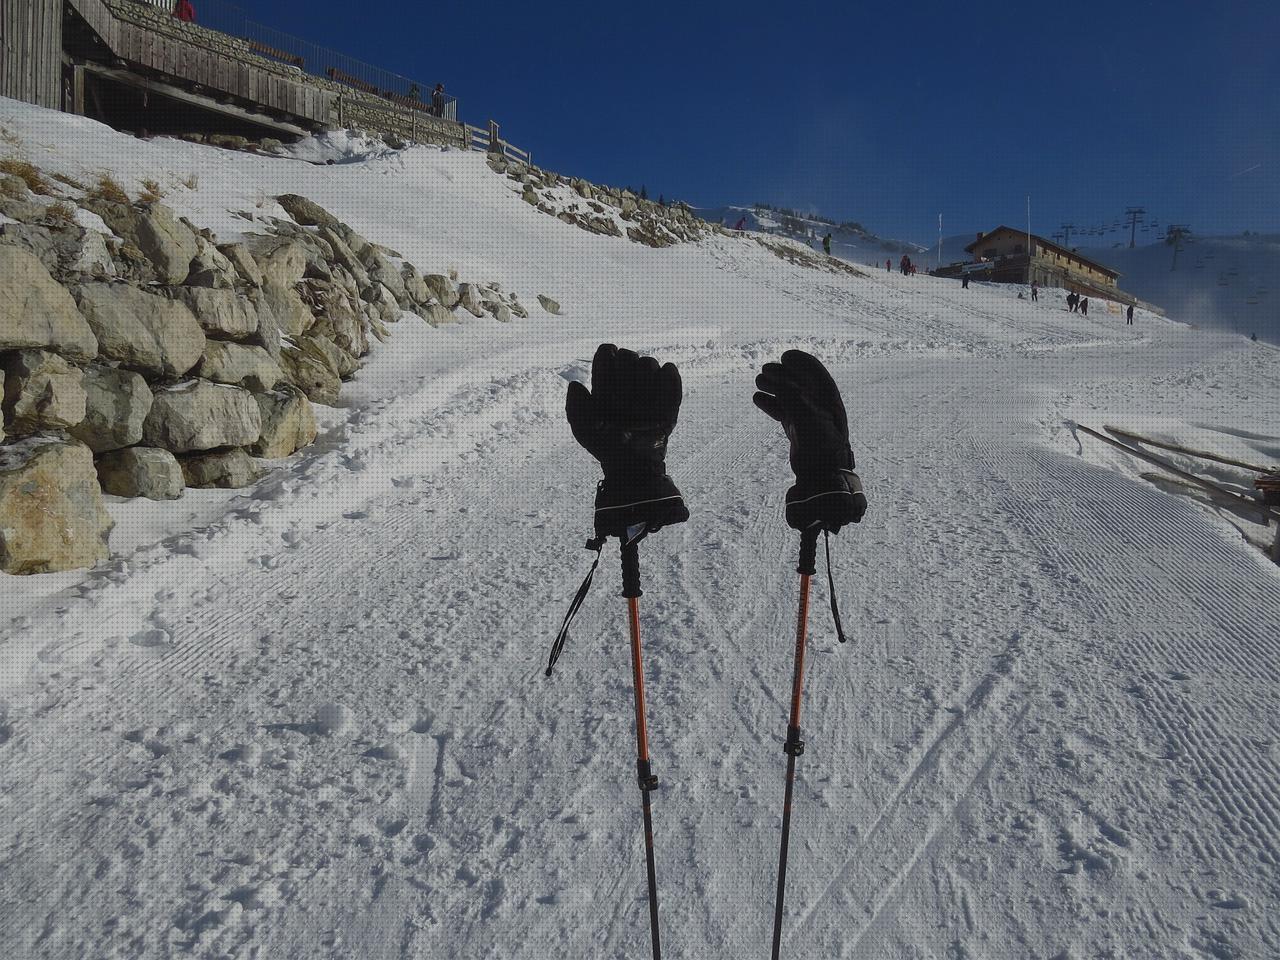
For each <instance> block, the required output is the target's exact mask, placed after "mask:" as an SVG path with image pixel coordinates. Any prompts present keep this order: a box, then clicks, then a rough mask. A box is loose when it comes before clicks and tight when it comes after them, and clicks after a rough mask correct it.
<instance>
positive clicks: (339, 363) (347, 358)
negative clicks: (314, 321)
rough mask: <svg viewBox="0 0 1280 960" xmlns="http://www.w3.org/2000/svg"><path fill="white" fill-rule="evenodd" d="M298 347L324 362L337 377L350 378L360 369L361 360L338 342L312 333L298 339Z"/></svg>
mask: <svg viewBox="0 0 1280 960" xmlns="http://www.w3.org/2000/svg"><path fill="white" fill-rule="evenodd" d="M297 344H298V348H299V349H300V350H301V351H302V352H303V353H304V354H306V355H307V356H309V357H311V358H312V359H313V360H317V361H319V362H320V363H323V364H324V365H325V367H326V368H328V369H329V370H330V371H331V372H332V373H333V374H334V376H336V377H340V378H341V379H343V380H347V379H349V378H350V377H351V376H352V375H353V374H355V372H356V371H357V370H359V369H360V361H359V360H357V359H356V358H355V357H353V356H352V355H351V354H349V353H347V351H345V350H343V349H341V348H340V347H339V346H338V345H337V344H335V343H333V342H332V341H330V340H327V339H325V338H324V337H318V336H315V335H314V334H312V333H308V334H305V335H304V336H301V337H298V339H297Z"/></svg>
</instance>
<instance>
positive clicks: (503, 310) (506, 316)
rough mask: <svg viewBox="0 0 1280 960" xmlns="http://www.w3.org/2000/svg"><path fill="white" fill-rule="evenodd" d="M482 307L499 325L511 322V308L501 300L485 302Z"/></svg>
mask: <svg viewBox="0 0 1280 960" xmlns="http://www.w3.org/2000/svg"><path fill="white" fill-rule="evenodd" d="M480 306H482V307H483V308H484V310H485V312H486V313H488V314H489V316H491V317H493V319H495V320H497V321H498V322H499V323H510V322H511V308H510V307H508V306H507V305H506V304H505V303H503V302H502V301H501V300H485V301H484V302H483V303H481V304H480Z"/></svg>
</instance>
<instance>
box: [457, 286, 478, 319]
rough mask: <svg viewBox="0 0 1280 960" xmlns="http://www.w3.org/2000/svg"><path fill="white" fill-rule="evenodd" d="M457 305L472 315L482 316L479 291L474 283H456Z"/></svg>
mask: <svg viewBox="0 0 1280 960" xmlns="http://www.w3.org/2000/svg"><path fill="white" fill-rule="evenodd" d="M458 306H460V307H462V309H464V310H466V311H467V312H468V313H469V314H471V315H472V316H473V317H483V316H484V308H483V307H482V306H481V305H480V291H479V290H478V289H477V287H476V285H475V284H474V283H462V284H459V285H458Z"/></svg>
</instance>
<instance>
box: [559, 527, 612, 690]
mask: <svg viewBox="0 0 1280 960" xmlns="http://www.w3.org/2000/svg"><path fill="white" fill-rule="evenodd" d="M604 544H605V538H604V537H599V538H598V539H595V540H588V541H587V549H588V550H594V551H595V552H596V558H595V560H593V561H591V569H590V570H588V571H587V576H586V578H585V579H583V581H582V586H580V587H578V592H577V593H575V594H574V595H573V600H572V601H571V602H570V603H569V611H568V612H567V613H566V614H565V615H564V623H562V624H560V632H559V633H557V634H556V638H555V640H553V641H552V642H551V656H550V657H548V658H547V674H546V675H547V676H548V677H549V676H551V671H552V669H553V668H554V667H555V665H556V661H557V660H559V659H560V653H561V651H563V650H564V642H565V641H566V640H568V639H569V624H571V623H572V622H573V618H574V617H576V616H577V615H578V611H579V610H580V609H582V602H583V601H584V600H586V599H587V593H588V592H589V591H590V590H591V580H592V578H593V577H595V575H596V567H598V566H600V554H602V553H603V552H604Z"/></svg>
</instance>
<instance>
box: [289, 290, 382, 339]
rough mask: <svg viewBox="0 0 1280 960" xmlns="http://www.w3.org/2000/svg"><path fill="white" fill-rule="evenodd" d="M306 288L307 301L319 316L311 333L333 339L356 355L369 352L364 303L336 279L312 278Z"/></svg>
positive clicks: (305, 299)
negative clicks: (354, 297)
mask: <svg viewBox="0 0 1280 960" xmlns="http://www.w3.org/2000/svg"><path fill="white" fill-rule="evenodd" d="M302 288H303V293H302V294H301V295H302V298H303V301H304V302H306V303H307V305H308V307H309V308H310V309H311V311H312V314H313V316H314V317H315V323H314V325H313V326H312V327H311V330H310V331H309V332H310V333H312V334H315V335H318V336H322V337H325V338H327V339H329V340H332V341H333V342H334V343H335V344H337V345H338V346H339V347H341V348H342V349H343V350H345V351H346V352H347V353H349V354H351V355H352V356H363V355H364V354H366V353H368V352H369V338H368V336H367V335H366V334H365V331H364V314H363V310H362V307H363V304H361V303H360V302H359V301H353V300H352V299H351V298H350V296H348V294H347V292H346V290H344V289H343V288H342V287H340V286H335V285H334V284H332V283H325V282H323V281H319V280H310V281H307V282H305V283H304V284H303V285H302Z"/></svg>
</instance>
